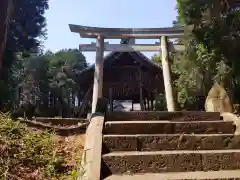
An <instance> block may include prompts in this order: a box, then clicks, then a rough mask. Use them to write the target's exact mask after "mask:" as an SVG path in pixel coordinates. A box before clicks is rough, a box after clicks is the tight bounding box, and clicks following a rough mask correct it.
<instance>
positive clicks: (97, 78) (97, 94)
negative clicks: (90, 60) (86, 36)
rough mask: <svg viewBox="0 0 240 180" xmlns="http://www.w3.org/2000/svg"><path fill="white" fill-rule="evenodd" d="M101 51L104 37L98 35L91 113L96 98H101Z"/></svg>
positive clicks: (94, 107) (102, 50)
mask: <svg viewBox="0 0 240 180" xmlns="http://www.w3.org/2000/svg"><path fill="white" fill-rule="evenodd" d="M103 52H104V37H103V36H98V37H97V38H96V61H95V72H94V84H93V96H92V113H95V111H96V106H97V100H98V98H102V88H103V87H102V86H103Z"/></svg>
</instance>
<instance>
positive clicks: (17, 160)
mask: <svg viewBox="0 0 240 180" xmlns="http://www.w3.org/2000/svg"><path fill="white" fill-rule="evenodd" d="M0 119H1V124H0V151H1V153H0V177H1V178H3V179H12V178H13V177H14V176H18V177H23V178H27V177H24V175H26V174H27V172H32V174H34V173H35V176H36V174H37V175H38V177H37V178H38V179H48V178H50V177H58V176H59V175H61V174H60V173H59V168H60V167H61V166H62V163H63V158H62V157H61V155H60V154H58V153H57V150H56V144H55V141H54V139H53V135H52V134H50V133H48V132H37V131H30V130H29V129H27V128H26V126H24V125H22V124H20V123H19V122H14V121H12V120H11V119H10V118H9V117H8V115H5V114H1V117H0Z"/></svg>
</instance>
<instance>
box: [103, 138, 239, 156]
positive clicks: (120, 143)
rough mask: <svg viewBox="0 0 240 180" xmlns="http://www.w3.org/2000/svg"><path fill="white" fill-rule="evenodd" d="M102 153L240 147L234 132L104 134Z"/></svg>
mask: <svg viewBox="0 0 240 180" xmlns="http://www.w3.org/2000/svg"><path fill="white" fill-rule="evenodd" d="M103 147H104V148H103V153H109V152H113V151H161V150H221V149H240V135H239V136H235V135H234V134H168V135H166V134H156V135H152V134H141V135H104V136H103Z"/></svg>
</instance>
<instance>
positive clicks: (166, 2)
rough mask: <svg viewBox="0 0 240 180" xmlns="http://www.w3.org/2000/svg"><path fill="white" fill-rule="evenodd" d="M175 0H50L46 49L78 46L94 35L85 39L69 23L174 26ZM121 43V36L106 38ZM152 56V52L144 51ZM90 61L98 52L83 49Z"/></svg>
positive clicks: (142, 26)
mask: <svg viewBox="0 0 240 180" xmlns="http://www.w3.org/2000/svg"><path fill="white" fill-rule="evenodd" d="M175 5H176V0H50V3H49V6H50V7H49V10H48V11H47V12H46V18H47V29H48V39H47V40H46V41H45V42H44V46H45V49H46V50H48V49H49V50H51V51H53V52H56V51H58V50H60V49H63V48H78V45H79V44H89V43H91V42H94V41H95V40H94V39H82V38H80V36H79V35H78V34H76V33H72V32H70V30H69V27H68V24H78V25H85V26H99V27H119V28H120V27H122V28H145V27H146V28H154V27H169V26H172V21H173V20H175V18H176V10H175ZM107 41H108V42H110V43H119V40H111V41H110V40H107ZM156 41H157V40H137V41H136V43H154V42H156ZM144 54H146V55H147V56H151V55H152V54H153V53H144ZM84 55H85V56H86V59H87V61H88V62H89V63H93V62H94V61H95V53H92V52H87V53H84Z"/></svg>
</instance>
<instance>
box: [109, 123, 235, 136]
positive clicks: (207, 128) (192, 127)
mask: <svg viewBox="0 0 240 180" xmlns="http://www.w3.org/2000/svg"><path fill="white" fill-rule="evenodd" d="M234 131H235V126H234V125H233V122H231V121H228V122H225V121H188V122H184V121H181V122H172V121H108V122H106V123H105V127H104V134H192V133H195V134H214V133H215V134H217V133H224V134H234Z"/></svg>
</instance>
